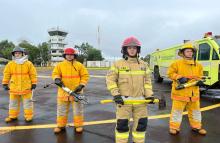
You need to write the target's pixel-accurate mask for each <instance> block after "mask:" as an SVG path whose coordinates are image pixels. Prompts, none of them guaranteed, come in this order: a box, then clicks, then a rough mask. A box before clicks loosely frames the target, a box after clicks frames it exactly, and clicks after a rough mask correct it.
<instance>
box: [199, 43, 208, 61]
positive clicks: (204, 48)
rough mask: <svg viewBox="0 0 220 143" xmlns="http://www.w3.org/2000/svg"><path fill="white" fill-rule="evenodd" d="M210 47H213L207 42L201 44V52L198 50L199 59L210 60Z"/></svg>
mask: <svg viewBox="0 0 220 143" xmlns="http://www.w3.org/2000/svg"><path fill="white" fill-rule="evenodd" d="M210 49H211V47H210V46H209V44H207V43H203V44H200V45H199V52H198V60H200V61H205V60H209V58H210Z"/></svg>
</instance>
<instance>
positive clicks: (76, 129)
mask: <svg viewBox="0 0 220 143" xmlns="http://www.w3.org/2000/svg"><path fill="white" fill-rule="evenodd" d="M75 132H76V133H79V134H81V133H82V132H83V127H75Z"/></svg>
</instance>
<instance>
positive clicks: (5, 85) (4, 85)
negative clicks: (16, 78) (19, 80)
mask: <svg viewBox="0 0 220 143" xmlns="http://www.w3.org/2000/svg"><path fill="white" fill-rule="evenodd" d="M2 86H3V88H4V90H10V88H9V87H8V84H3V85H2Z"/></svg>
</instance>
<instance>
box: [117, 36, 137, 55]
mask: <svg viewBox="0 0 220 143" xmlns="http://www.w3.org/2000/svg"><path fill="white" fill-rule="evenodd" d="M129 46H135V47H137V57H139V53H140V52H141V42H140V41H139V40H138V39H137V38H135V37H133V36H131V37H128V38H126V39H125V40H124V42H123V44H122V49H121V53H122V54H123V58H126V57H127V55H128V52H127V47H129Z"/></svg>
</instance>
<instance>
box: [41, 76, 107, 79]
mask: <svg viewBox="0 0 220 143" xmlns="http://www.w3.org/2000/svg"><path fill="white" fill-rule="evenodd" d="M37 77H39V78H50V79H52V77H51V76H47V75H39V76H37ZM89 77H95V78H105V77H106V76H104V75H90V76H89Z"/></svg>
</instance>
